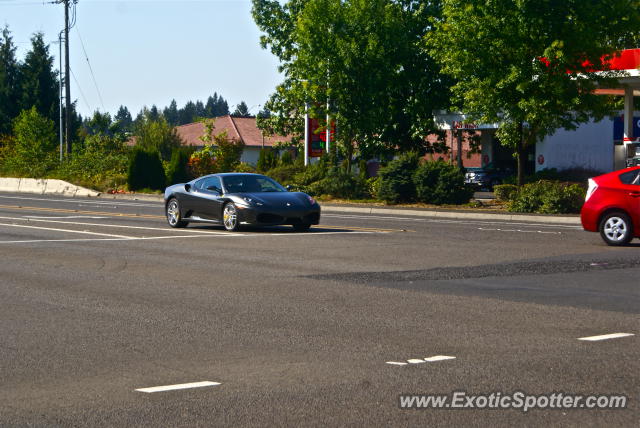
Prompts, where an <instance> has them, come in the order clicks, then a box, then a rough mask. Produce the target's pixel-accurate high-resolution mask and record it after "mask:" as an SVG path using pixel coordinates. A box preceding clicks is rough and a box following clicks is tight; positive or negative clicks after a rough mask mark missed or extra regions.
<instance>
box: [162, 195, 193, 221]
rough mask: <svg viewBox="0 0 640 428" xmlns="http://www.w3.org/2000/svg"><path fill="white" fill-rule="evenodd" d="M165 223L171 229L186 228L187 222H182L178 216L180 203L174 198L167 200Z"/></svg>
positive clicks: (180, 216) (179, 215)
mask: <svg viewBox="0 0 640 428" xmlns="http://www.w3.org/2000/svg"><path fill="white" fill-rule="evenodd" d="M167 223H169V226H171V227H176V228H178V227H186V226H187V225H188V224H189V222H187V221H184V220H182V215H181V214H180V203H179V202H178V200H177V199H176V198H171V199H169V202H168V203H167Z"/></svg>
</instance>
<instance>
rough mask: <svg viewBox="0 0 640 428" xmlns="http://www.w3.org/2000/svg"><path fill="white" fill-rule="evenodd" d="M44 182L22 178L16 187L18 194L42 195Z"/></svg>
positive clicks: (42, 180)
mask: <svg viewBox="0 0 640 428" xmlns="http://www.w3.org/2000/svg"><path fill="white" fill-rule="evenodd" d="M46 184H47V182H46V180H44V179H38V178H22V179H20V183H19V185H18V192H20V193H38V194H40V195H42V194H44V189H45V187H46Z"/></svg>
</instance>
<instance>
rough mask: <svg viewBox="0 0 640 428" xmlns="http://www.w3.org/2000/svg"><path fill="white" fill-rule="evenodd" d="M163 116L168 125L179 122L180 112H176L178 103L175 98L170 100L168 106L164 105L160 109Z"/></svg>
mask: <svg viewBox="0 0 640 428" xmlns="http://www.w3.org/2000/svg"><path fill="white" fill-rule="evenodd" d="M162 114H163V115H164V118H165V119H167V122H169V125H171V126H176V125H178V124H179V123H180V114H179V113H178V103H177V102H176V100H175V99H174V100H171V104H169V107H165V108H164V110H163V111H162Z"/></svg>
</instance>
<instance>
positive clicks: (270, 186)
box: [222, 175, 287, 193]
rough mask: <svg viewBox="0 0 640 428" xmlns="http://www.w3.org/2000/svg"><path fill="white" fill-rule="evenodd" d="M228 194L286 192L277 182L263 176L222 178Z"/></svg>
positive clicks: (230, 176)
mask: <svg viewBox="0 0 640 428" xmlns="http://www.w3.org/2000/svg"><path fill="white" fill-rule="evenodd" d="M222 182H223V184H224V188H225V189H226V190H227V193H262V192H286V191H287V189H285V188H284V187H282V185H281V184H280V183H278V182H276V181H275V180H272V179H271V178H269V177H265V176H263V175H229V176H226V177H223V178H222Z"/></svg>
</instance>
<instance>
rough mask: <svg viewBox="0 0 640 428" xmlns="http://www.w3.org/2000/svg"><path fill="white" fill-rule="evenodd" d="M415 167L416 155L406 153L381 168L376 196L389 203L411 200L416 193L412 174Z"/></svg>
mask: <svg viewBox="0 0 640 428" xmlns="http://www.w3.org/2000/svg"><path fill="white" fill-rule="evenodd" d="M417 167H418V155H417V154H415V153H408V154H405V155H402V156H401V157H400V158H398V159H396V160H393V161H391V162H389V164H388V165H387V166H386V167H384V168H381V169H380V171H379V172H378V175H379V177H380V187H379V189H378V198H379V199H381V200H383V201H385V202H387V203H390V204H396V203H399V202H411V201H413V200H414V198H415V193H416V189H415V185H414V183H413V174H414V172H415V170H416V168H417Z"/></svg>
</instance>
